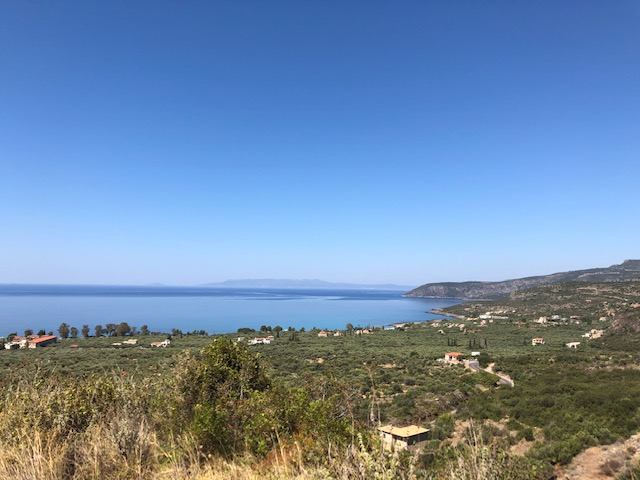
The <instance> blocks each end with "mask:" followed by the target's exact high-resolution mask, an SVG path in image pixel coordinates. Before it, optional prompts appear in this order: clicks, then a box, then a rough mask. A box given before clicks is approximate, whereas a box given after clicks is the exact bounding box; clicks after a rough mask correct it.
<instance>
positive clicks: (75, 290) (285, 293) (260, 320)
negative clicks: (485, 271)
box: [0, 285, 460, 335]
mask: <svg viewBox="0 0 640 480" xmlns="http://www.w3.org/2000/svg"><path fill="white" fill-rule="evenodd" d="M459 302H460V300H457V299H427V298H403V297H402V292H400V291H383V290H308V289H265V290H258V289H230V288H203V287H130V286H126V287H120V286H61V285H0V335H7V334H8V333H11V332H18V333H21V332H23V331H24V329H26V328H31V329H33V330H35V331H37V330H39V329H45V330H47V331H49V330H52V331H54V333H55V332H57V329H58V326H59V325H60V324H61V323H62V322H66V323H67V324H69V325H70V326H75V327H77V328H79V329H80V328H81V327H82V325H84V324H88V325H89V326H90V327H91V329H92V330H91V331H92V333H93V327H94V326H95V325H98V324H100V325H102V326H104V325H105V324H107V323H116V324H117V323H120V322H127V323H128V324H129V325H131V326H136V327H138V329H139V328H140V327H141V326H142V325H144V324H146V325H148V327H149V329H150V330H152V331H163V332H166V331H170V330H171V329H172V328H179V329H181V330H182V331H184V332H188V331H192V330H205V331H207V332H209V333H228V332H235V331H236V330H237V329H238V328H240V327H250V328H255V329H256V330H257V329H259V328H260V326H261V325H268V326H269V325H270V326H272V327H275V326H276V325H280V326H281V327H283V328H285V329H286V328H287V327H289V326H292V327H295V328H296V329H300V328H302V327H304V328H306V329H310V328H313V327H318V328H327V329H344V327H345V325H346V324H347V323H351V324H353V325H354V326H358V325H359V326H368V325H369V326H379V325H387V324H391V323H397V322H421V321H428V320H433V319H437V318H442V317H441V316H439V315H434V314H431V313H427V312H428V311H430V310H431V309H433V308H441V307H445V306H448V305H453V304H456V303H459Z"/></svg>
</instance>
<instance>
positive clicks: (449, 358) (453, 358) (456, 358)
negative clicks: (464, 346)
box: [444, 352, 464, 363]
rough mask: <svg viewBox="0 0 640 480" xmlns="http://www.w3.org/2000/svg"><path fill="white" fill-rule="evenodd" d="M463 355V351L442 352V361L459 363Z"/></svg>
mask: <svg viewBox="0 0 640 480" xmlns="http://www.w3.org/2000/svg"><path fill="white" fill-rule="evenodd" d="M463 356H464V353H460V352H449V353H445V354H444V361H445V362H451V363H459V362H460V359H461V358H462V357H463Z"/></svg>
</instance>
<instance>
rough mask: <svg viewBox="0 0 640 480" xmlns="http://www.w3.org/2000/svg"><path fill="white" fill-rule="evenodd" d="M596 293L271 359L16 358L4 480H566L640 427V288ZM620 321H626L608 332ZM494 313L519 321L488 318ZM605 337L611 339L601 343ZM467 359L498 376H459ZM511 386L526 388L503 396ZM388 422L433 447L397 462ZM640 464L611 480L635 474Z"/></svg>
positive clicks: (271, 348) (27, 354) (288, 350)
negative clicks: (382, 428)
mask: <svg viewBox="0 0 640 480" xmlns="http://www.w3.org/2000/svg"><path fill="white" fill-rule="evenodd" d="M585 287H587V288H590V287H591V286H589V285H585V284H580V285H579V288H575V289H573V290H572V286H571V285H570V284H569V285H562V286H555V287H551V286H546V287H542V289H541V290H538V291H533V292H527V293H525V294H524V295H525V297H514V298H512V299H510V300H506V301H505V300H503V301H500V302H491V303H487V302H482V303H478V302H473V303H472V304H462V305H459V306H456V307H452V309H455V310H456V313H457V314H458V315H464V317H465V318H464V319H462V318H461V319H456V320H450V321H442V322H435V323H426V324H421V325H407V326H406V328H403V329H398V330H394V331H375V332H373V333H372V334H370V335H355V334H354V332H353V330H352V329H350V328H349V329H346V331H345V332H343V333H344V335H342V336H335V337H333V336H329V337H327V338H320V337H318V335H317V333H318V332H315V331H311V332H285V331H277V332H272V333H274V334H275V335H274V336H275V339H274V341H273V342H272V343H271V344H269V345H255V346H249V345H246V341H247V340H248V339H251V338H253V336H261V335H264V334H265V333H264V332H262V333H259V332H256V333H255V334H252V333H251V332H246V331H243V333H242V336H243V337H245V341H244V342H237V341H236V340H237V338H236V337H237V335H234V336H231V335H229V336H223V337H217V338H215V339H214V338H211V337H207V336H203V335H197V334H194V335H174V336H173V339H172V346H171V347H170V348H166V349H165V348H152V347H150V346H149V343H150V342H152V341H157V340H162V339H164V338H165V337H164V336H158V337H154V336H153V335H150V336H144V337H138V338H139V339H140V340H139V345H137V346H122V345H119V346H114V345H113V343H115V342H114V341H113V339H111V338H94V337H89V338H78V339H67V340H62V341H60V342H59V343H58V344H55V345H53V346H50V347H46V348H42V349H35V350H14V351H2V352H0V362H2V363H3V365H4V367H5V368H4V371H5V372H6V373H5V375H4V380H5V381H4V382H3V383H2V386H1V387H0V425H2V427H3V428H1V429H0V447H1V448H2V450H3V452H5V453H4V454H3V456H2V457H0V478H10V477H17V478H52V479H56V478H60V479H62V478H77V479H81V478H82V479H84V478H96V479H97V478H114V479H115V478H119V479H123V478H150V479H151V478H176V479H177V478H202V479H206V478H258V477H260V478H265V477H271V478H300V479H311V478H363V479H364V478H389V479H391V478H407V479H409V478H424V479H428V478H434V479H436V478H443V479H444V478H507V479H508V478H514V479H518V478H523V479H524V478H532V479H535V478H539V479H545V478H554V476H555V475H556V474H557V473H558V472H559V471H562V470H563V469H565V468H567V465H568V464H569V462H571V461H572V459H574V458H575V456H576V455H577V454H578V453H579V452H581V451H584V450H585V449H586V448H588V447H591V446H596V445H600V444H609V443H612V442H616V441H618V440H619V439H621V438H628V437H630V436H631V435H633V434H634V433H637V432H638V430H639V427H640V370H638V369H636V365H637V364H638V361H639V360H640V351H639V350H638V348H637V345H638V338H639V337H638V334H637V329H634V328H635V327H634V326H637V325H638V316H637V314H636V312H638V311H639V310H638V307H637V306H634V305H637V301H636V300H635V297H633V294H634V292H636V291H637V287H638V284H637V282H624V283H621V284H620V286H619V287H617V288H619V289H620V290H619V291H617V292H614V291H612V290H611V289H612V288H613V287H611V285H605V287H606V289H604V288H602V287H599V288H596V289H593V288H591V290H587V291H588V292H590V293H589V294H588V295H587V296H586V297H584V298H583V299H582V300H579V299H578V300H576V298H579V297H580V296H583V295H584V291H585V290H583V289H584V288H585ZM550 289H551V290H550ZM634 289H635V290H634ZM536 290H537V289H536ZM605 291H606V295H607V296H606V299H605V298H604V297H601V298H598V297H596V296H594V292H597V294H599V293H601V292H605ZM549 292H551V293H549ZM559 292H560V293H559ZM572 292H573V293H572ZM518 295H523V293H522V292H520V293H518ZM550 295H553V296H554V297H553V298H554V299H555V301H558V300H559V301H560V303H552V301H551V300H553V299H552V298H551V297H550ZM523 298H524V300H523ZM536 298H537V299H538V301H535V300H532V299H536ZM586 300H591V301H589V302H587V301H586ZM508 302H513V303H508ZM518 302H519V303H518ZM569 304H571V305H573V306H570V305H569ZM562 308H566V310H562ZM603 309H606V310H607V311H608V312H611V311H612V310H614V311H615V312H614V313H613V314H608V313H605V314H604V316H606V318H605V320H604V321H603V320H601V317H602V316H603V313H602V311H603ZM492 311H493V312H496V311H498V312H501V313H499V314H496V315H494V316H496V317H501V318H499V319H493V318H492V319H490V320H485V321H482V320H481V319H480V318H479V315H481V314H484V315H485V316H486V314H487V312H492ZM504 312H508V313H504ZM576 312H577V313H576ZM541 315H546V316H549V318H551V317H552V316H554V315H557V316H558V317H559V319H558V320H557V321H549V322H546V323H535V322H534V320H536V319H538V318H539V316H541ZM571 317H574V318H571ZM563 318H564V319H565V320H562V319H563ZM593 328H598V329H602V330H604V331H605V335H604V336H603V337H602V338H599V339H592V340H589V339H586V338H584V337H583V335H584V334H585V332H587V331H589V330H591V329H593ZM534 337H544V339H545V345H542V346H535V347H534V346H532V345H531V339H532V338H534ZM142 338H143V339H144V340H142ZM578 341H579V342H580V345H579V346H578V348H577V349H573V348H572V349H569V348H567V347H566V346H565V345H566V344H567V343H569V342H578ZM72 344H74V345H77V346H78V347H79V348H69V347H70V346H71V345H72ZM452 350H456V351H460V352H463V353H466V354H467V355H470V354H471V351H478V352H479V353H480V355H479V356H478V357H477V358H479V360H480V364H481V366H482V367H487V366H489V365H492V366H493V369H492V370H491V371H484V370H481V371H479V372H476V371H473V370H470V369H465V368H464V367H463V366H462V365H452V366H447V365H445V364H443V362H441V361H440V360H439V359H441V358H442V356H443V355H444V354H445V353H446V352H448V351H452ZM495 372H498V373H500V375H507V376H509V377H510V378H512V379H513V381H514V382H515V387H514V388H510V387H508V386H496V385H495V383H496V380H497V379H498V377H497V376H496V375H495ZM385 423H393V424H395V425H407V424H416V425H422V426H425V427H427V428H429V429H430V440H429V441H428V442H427V445H426V446H425V447H424V448H423V449H422V451H421V452H419V453H418V454H416V455H410V454H408V453H404V454H391V453H390V452H386V451H385V450H383V449H382V447H381V445H380V443H379V440H378V438H377V434H376V430H375V427H377V426H378V425H380V424H385ZM634 455H635V453H634V452H631V451H629V454H628V457H629V458H628V461H625V462H621V463H619V464H616V465H614V466H611V465H607V466H606V468H608V469H609V471H610V472H611V473H613V474H618V475H627V474H628V475H633V467H634V465H635V463H634V462H635V461H634V460H633V458H634ZM614 467H615V468H614ZM603 468H604V467H603ZM625 472H627V473H625Z"/></svg>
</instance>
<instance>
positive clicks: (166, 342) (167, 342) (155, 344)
mask: <svg viewBox="0 0 640 480" xmlns="http://www.w3.org/2000/svg"><path fill="white" fill-rule="evenodd" d="M169 345H171V340H169V339H168V338H167V339H166V340H164V341H162V342H151V346H152V347H168V346H169Z"/></svg>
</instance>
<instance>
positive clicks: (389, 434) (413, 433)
mask: <svg viewBox="0 0 640 480" xmlns="http://www.w3.org/2000/svg"><path fill="white" fill-rule="evenodd" d="M378 431H379V432H380V436H381V437H382V443H383V444H384V446H385V447H386V448H388V449H390V450H406V449H415V448H419V447H420V446H421V445H422V444H423V443H424V442H426V441H427V439H428V436H429V430H427V429H426V428H422V427H418V426H416V425H409V426H408V427H394V426H393V425H385V426H384V427H379V428H378Z"/></svg>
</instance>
